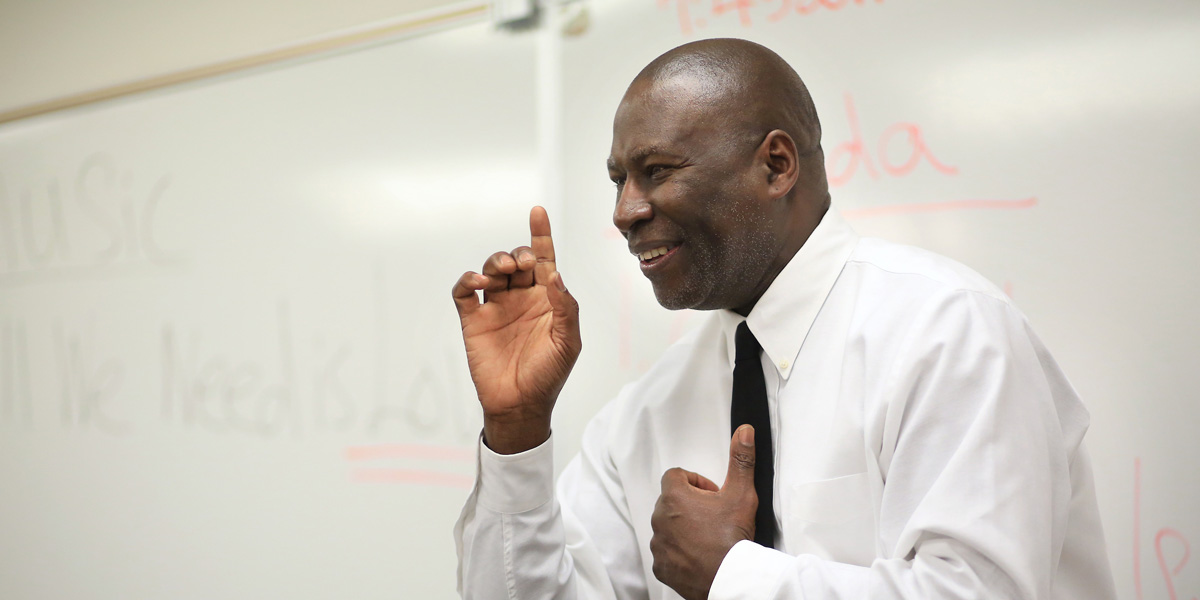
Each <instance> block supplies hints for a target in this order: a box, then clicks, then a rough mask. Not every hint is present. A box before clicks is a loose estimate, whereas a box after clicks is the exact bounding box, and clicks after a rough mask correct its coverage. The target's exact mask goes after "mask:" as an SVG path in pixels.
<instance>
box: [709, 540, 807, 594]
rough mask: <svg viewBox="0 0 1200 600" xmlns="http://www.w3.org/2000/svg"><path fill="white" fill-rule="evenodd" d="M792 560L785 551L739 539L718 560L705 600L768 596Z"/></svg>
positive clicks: (776, 587) (777, 584)
mask: <svg viewBox="0 0 1200 600" xmlns="http://www.w3.org/2000/svg"><path fill="white" fill-rule="evenodd" d="M795 560H796V558H795V557H794V556H791V555H789V554H787V553H784V552H780V551H778V550H773V549H771V548H764V547H763V546H760V545H758V544H756V543H754V542H752V541H750V540H742V541H740V542H738V543H736V544H734V545H733V547H732V548H730V549H729V553H727V554H726V555H725V559H724V560H722V561H721V567H720V568H718V569H717V576H716V577H715V578H713V583H712V589H710V590H709V592H708V600H735V599H746V598H770V597H771V595H772V594H774V593H775V590H776V589H778V587H779V579H780V577H781V576H782V575H783V572H784V570H785V569H789V568H791V566H792V562H793V561H795Z"/></svg>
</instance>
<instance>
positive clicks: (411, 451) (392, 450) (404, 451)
mask: <svg viewBox="0 0 1200 600" xmlns="http://www.w3.org/2000/svg"><path fill="white" fill-rule="evenodd" d="M381 458H415V459H421V460H451V461H460V462H475V449H474V448H464V447H462V446H433V445H426V444H370V445H363V446H347V447H346V460H374V459H381Z"/></svg>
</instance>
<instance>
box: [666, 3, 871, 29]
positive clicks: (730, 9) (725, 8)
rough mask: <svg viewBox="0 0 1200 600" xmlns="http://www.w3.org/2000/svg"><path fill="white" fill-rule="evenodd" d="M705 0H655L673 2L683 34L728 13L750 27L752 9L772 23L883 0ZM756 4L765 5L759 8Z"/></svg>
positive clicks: (752, 15) (667, 4)
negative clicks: (797, 16)
mask: <svg viewBox="0 0 1200 600" xmlns="http://www.w3.org/2000/svg"><path fill="white" fill-rule="evenodd" d="M706 1H707V0H658V7H659V8H660V9H667V8H670V6H671V3H672V2H673V3H674V4H675V11H676V14H677V16H678V18H679V29H680V30H681V31H683V33H684V34H690V33H692V32H693V31H695V30H696V29H698V28H701V27H704V26H706V25H708V19H712V18H719V17H723V16H725V15H729V14H737V17H738V21H739V22H740V23H741V24H742V27H750V26H751V25H753V24H754V16H755V15H754V13H759V16H762V13H767V14H766V19H767V20H768V21H770V22H772V23H774V22H776V21H779V20H781V19H783V18H785V17H788V16H792V15H800V16H806V15H811V14H814V13H820V12H836V11H839V10H842V9H843V8H846V7H847V6H854V5H859V6H861V5H865V4H882V3H883V0H711V3H710V4H709V7H708V9H707V10H705V8H704V4H705V2H706ZM775 5H778V8H772V7H773V6H775ZM759 6H764V7H765V8H764V9H762V10H761V12H760V11H759V10H758V7H759ZM768 10H769V11H770V12H769V13H768V12H767V11H768Z"/></svg>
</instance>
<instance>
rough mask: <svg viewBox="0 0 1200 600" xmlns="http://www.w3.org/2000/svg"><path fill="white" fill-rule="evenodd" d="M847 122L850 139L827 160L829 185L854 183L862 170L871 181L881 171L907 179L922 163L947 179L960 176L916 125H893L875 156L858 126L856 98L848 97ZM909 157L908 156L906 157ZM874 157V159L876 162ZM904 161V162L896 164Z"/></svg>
mask: <svg viewBox="0 0 1200 600" xmlns="http://www.w3.org/2000/svg"><path fill="white" fill-rule="evenodd" d="M846 121H847V124H848V125H849V129H850V139H849V140H846V141H844V142H842V143H840V144H838V145H836V146H834V147H833V148H832V149H831V150H830V152H829V154H828V156H827V157H826V160H825V171H826V174H827V175H828V177H829V185H830V186H832V187H837V186H839V185H843V184H845V183H847V182H848V181H850V180H851V179H852V178H853V177H854V175H855V174H856V173H857V172H858V169H859V167H862V169H863V172H865V173H866V174H867V175H868V176H870V177H871V179H878V178H879V169H876V167H875V163H876V161H878V163H879V167H880V168H881V169H882V170H883V171H884V172H885V173H887V174H888V175H891V176H892V177H903V176H904V175H908V174H909V173H912V172H913V171H914V170H916V169H917V167H918V166H919V165H920V164H921V163H922V162H924V163H926V164H928V165H929V166H930V167H933V169H934V170H936V171H938V172H939V173H942V174H944V175H956V174H957V173H958V168H957V167H953V166H950V165H947V164H946V163H944V162H942V161H940V160H938V158H937V157H936V156H934V155H933V151H932V150H930V149H929V145H928V144H926V143H925V136H924V134H923V133H921V127H920V126H919V125H917V124H916V123H907V122H900V123H893V124H891V125H889V126H888V127H887V128H886V129H884V130H883V133H881V134H880V135H879V141H878V143H877V144H876V145H875V146H874V148H875V152H874V153H872V152H871V148H872V147H871V146H868V145H867V143H866V140H865V138H864V137H863V134H862V127H861V126H860V125H859V122H858V111H857V110H855V107H854V98H853V97H852V96H850V94H846ZM906 153H907V154H906ZM872 154H874V158H872ZM897 157H903V159H902V160H896V159H897Z"/></svg>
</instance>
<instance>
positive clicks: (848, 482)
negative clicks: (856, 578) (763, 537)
mask: <svg viewBox="0 0 1200 600" xmlns="http://www.w3.org/2000/svg"><path fill="white" fill-rule="evenodd" d="M788 496H789V500H788V501H787V512H786V513H785V517H784V519H785V520H784V523H783V528H784V535H785V536H786V538H785V540H784V541H785V543H786V544H787V551H788V553H789V554H793V555H795V554H813V555H816V556H819V557H821V558H824V559H827V560H833V561H836V562H841V563H847V564H852V565H859V566H867V565H870V564H871V561H873V560H875V508H874V502H872V500H871V486H870V480H869V479H868V475H867V473H865V472H864V473H855V474H853V475H846V476H843V477H835V478H833V479H822V480H818V481H808V482H804V483H799V484H796V485H794V486H792V489H791V493H790V494H788Z"/></svg>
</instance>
